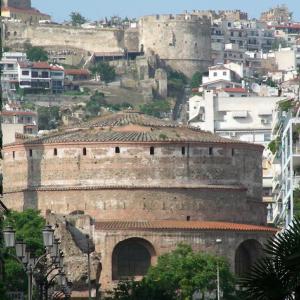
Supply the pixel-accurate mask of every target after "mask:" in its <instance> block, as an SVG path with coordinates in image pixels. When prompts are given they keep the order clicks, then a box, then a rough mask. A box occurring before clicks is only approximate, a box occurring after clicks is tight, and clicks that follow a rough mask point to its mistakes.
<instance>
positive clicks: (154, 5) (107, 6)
mask: <svg viewBox="0 0 300 300" xmlns="http://www.w3.org/2000/svg"><path fill="white" fill-rule="evenodd" d="M282 3H284V4H286V5H287V6H288V7H289V9H290V10H291V11H293V12H294V18H295V19H296V20H299V21H300V0H32V5H33V6H34V7H36V8H37V9H39V10H41V11H42V12H45V13H48V14H50V15H51V16H52V17H53V19H54V20H55V21H63V20H67V19H68V18H69V15H70V12H72V11H80V12H81V14H82V15H84V16H85V17H86V18H88V19H90V20H98V19H101V18H103V17H105V16H107V17H109V16H112V15H118V16H122V17H125V16H129V17H139V16H142V15H148V14H149V15H150V14H157V13H181V12H183V11H184V10H188V11H191V10H193V9H217V10H218V9H241V10H243V11H246V12H248V13H249V15H250V17H258V16H259V14H260V12H261V11H264V10H266V9H269V8H270V7H273V6H274V5H277V4H282Z"/></svg>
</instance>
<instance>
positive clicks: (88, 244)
mask: <svg viewBox="0 0 300 300" xmlns="http://www.w3.org/2000/svg"><path fill="white" fill-rule="evenodd" d="M85 237H86V240H87V255H88V285H89V300H91V299H92V294H91V264H90V236H89V235H88V234H87V235H86V236H85Z"/></svg>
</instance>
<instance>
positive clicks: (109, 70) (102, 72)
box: [90, 62, 116, 83]
mask: <svg viewBox="0 0 300 300" xmlns="http://www.w3.org/2000/svg"><path fill="white" fill-rule="evenodd" d="M90 71H91V72H92V74H93V75H94V76H100V79H101V81H104V82H105V83H108V82H111V81H113V80H114V79H115V78H116V71H115V68H114V67H112V66H110V65H109V64H108V63H106V62H99V63H97V64H95V65H93V66H92V67H91V68H90Z"/></svg>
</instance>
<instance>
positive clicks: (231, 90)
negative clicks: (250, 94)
mask: <svg viewBox="0 0 300 300" xmlns="http://www.w3.org/2000/svg"><path fill="white" fill-rule="evenodd" d="M223 91H224V92H226V93H247V90H246V89H244V88H224V89H223Z"/></svg>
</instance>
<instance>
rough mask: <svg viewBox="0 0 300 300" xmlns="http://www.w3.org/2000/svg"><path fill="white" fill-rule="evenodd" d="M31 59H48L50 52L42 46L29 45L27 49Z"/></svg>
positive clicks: (28, 56)
mask: <svg viewBox="0 0 300 300" xmlns="http://www.w3.org/2000/svg"><path fill="white" fill-rule="evenodd" d="M26 55H27V58H28V59H29V60H30V61H47V60H48V53H47V52H46V51H45V50H44V49H43V48H42V47H29V48H28V49H27V51H26Z"/></svg>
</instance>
